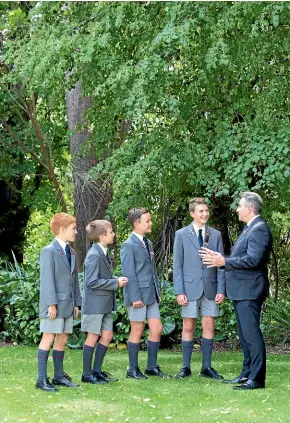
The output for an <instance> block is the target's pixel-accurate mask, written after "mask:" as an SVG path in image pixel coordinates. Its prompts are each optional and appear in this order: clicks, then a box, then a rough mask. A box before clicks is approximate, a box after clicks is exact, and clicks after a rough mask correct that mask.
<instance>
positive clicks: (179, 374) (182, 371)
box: [175, 367, 191, 379]
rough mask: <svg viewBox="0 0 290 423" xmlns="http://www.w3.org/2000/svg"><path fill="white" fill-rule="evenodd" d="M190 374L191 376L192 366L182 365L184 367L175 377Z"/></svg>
mask: <svg viewBox="0 0 290 423" xmlns="http://www.w3.org/2000/svg"><path fill="white" fill-rule="evenodd" d="M188 376H191V370H190V367H182V369H181V370H180V371H179V372H178V373H177V375H176V376H175V377H177V378H180V379H182V378H184V377H188Z"/></svg>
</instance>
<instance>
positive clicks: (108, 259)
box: [106, 251, 111, 265]
mask: <svg viewBox="0 0 290 423" xmlns="http://www.w3.org/2000/svg"><path fill="white" fill-rule="evenodd" d="M106 259H107V261H108V263H109V265H111V259H110V256H109V254H108V251H107V254H106Z"/></svg>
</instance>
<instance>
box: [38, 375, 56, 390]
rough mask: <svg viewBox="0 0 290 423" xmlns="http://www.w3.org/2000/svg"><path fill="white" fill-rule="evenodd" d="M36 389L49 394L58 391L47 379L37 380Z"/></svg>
mask: <svg viewBox="0 0 290 423" xmlns="http://www.w3.org/2000/svg"><path fill="white" fill-rule="evenodd" d="M35 388H36V389H42V390H43V391H47V392H57V391H58V389H56V388H55V387H54V386H53V384H52V383H51V382H50V380H49V379H48V378H47V379H37V381H36V384H35Z"/></svg>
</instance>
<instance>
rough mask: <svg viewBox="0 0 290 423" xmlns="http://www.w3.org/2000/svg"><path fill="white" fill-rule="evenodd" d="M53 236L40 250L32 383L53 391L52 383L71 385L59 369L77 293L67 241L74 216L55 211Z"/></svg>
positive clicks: (77, 303)
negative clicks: (35, 363)
mask: <svg viewBox="0 0 290 423" xmlns="http://www.w3.org/2000/svg"><path fill="white" fill-rule="evenodd" d="M50 229H51V231H52V232H53V233H54V234H55V239H54V240H53V241H52V243H51V244H49V245H48V246H47V247H45V248H43V250H42V251H41V254H40V303H39V309H40V314H39V316H40V332H42V339H41V342H40V344H39V349H38V353H37V358H38V379H37V382H36V385H35V387H36V388H39V389H42V390H43V391H50V392H53V391H57V389H56V388H55V387H54V385H60V386H66V387H75V386H79V385H76V384H74V383H72V380H71V378H70V377H69V376H68V375H67V374H65V373H64V371H63V359H64V348H65V344H66V341H67V338H68V334H69V333H72V331H73V318H74V317H75V318H77V316H78V313H79V306H80V305H81V296H80V290H79V282H78V274H77V269H76V255H75V251H74V250H73V249H72V248H71V247H70V246H69V245H68V244H67V242H73V241H74V240H75V236H76V234H77V231H76V219H75V218H74V217H73V216H71V215H69V214H67V213H57V214H56V215H54V216H53V218H52V220H51V222H50ZM52 344H53V351H52V357H53V365H54V378H53V380H52V383H51V382H50V381H49V379H48V377H47V360H48V355H49V350H50V347H51V345H52Z"/></svg>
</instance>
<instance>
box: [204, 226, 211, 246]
mask: <svg viewBox="0 0 290 423" xmlns="http://www.w3.org/2000/svg"><path fill="white" fill-rule="evenodd" d="M210 242H211V228H210V226H207V225H206V226H205V238H204V243H203V246H204V247H206V248H210Z"/></svg>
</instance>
